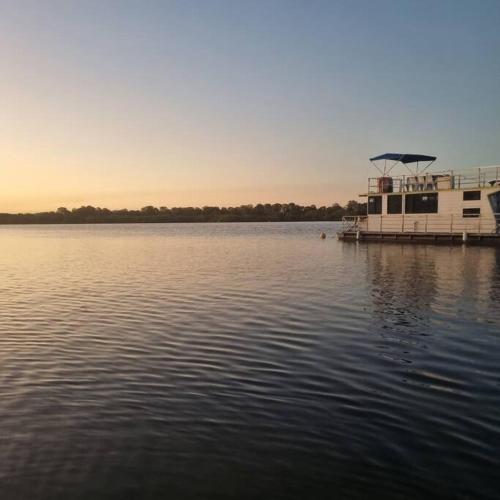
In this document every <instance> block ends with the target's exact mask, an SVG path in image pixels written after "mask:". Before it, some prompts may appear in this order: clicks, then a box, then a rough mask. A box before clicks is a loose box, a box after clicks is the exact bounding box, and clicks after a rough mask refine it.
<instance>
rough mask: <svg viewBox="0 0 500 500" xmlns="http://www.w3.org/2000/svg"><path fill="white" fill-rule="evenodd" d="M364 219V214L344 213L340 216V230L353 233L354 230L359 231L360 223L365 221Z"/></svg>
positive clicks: (365, 217)
mask: <svg viewBox="0 0 500 500" xmlns="http://www.w3.org/2000/svg"><path fill="white" fill-rule="evenodd" d="M366 219H367V216H366V215H344V217H342V227H341V229H340V232H342V233H352V232H353V233H355V232H356V231H360V230H361V229H362V228H361V224H362V223H363V222H365V221H366ZM363 229H364V228H363Z"/></svg>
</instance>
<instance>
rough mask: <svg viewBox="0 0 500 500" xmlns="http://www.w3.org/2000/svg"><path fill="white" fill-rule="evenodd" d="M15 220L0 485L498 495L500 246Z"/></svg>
mask: <svg viewBox="0 0 500 500" xmlns="http://www.w3.org/2000/svg"><path fill="white" fill-rule="evenodd" d="M333 228H334V224H332V223H327V224H325V223H297V224H294V223H290V224H217V225H215V224H214V225H205V224H199V225H191V224H179V225H116V226H49V227H43V226H30V227H28V226H27V227H5V226H4V227H0V248H1V252H0V273H1V274H0V276H1V281H0V314H1V321H0V381H1V383H0V419H1V428H0V429H1V434H0V454H1V455H0V490H1V491H0V495H1V497H2V498H15V499H28V498H29V499H42V498H43V499H45V498H47V499H48V498H50V499H56V498H61V499H62V498H64V499H72V498H82V499H83V498H85V499H86V498H174V499H177V498H179V499H191V498H214V499H224V498H269V499H270V498H297V499H299V498H300V499H304V498H367V497H372V498H373V497H383V498H425V497H427V498H429V497H430V496H433V497H435V498H474V499H478V498H492V499H493V498H498V495H499V491H500V478H499V477H498V476H499V470H500V373H499V365H500V307H499V305H500V249H494V248H474V247H467V248H462V247H453V248H452V247H447V246H445V247H434V246H400V245H391V244H386V245H379V244H361V245H356V244H354V243H344V244H342V243H341V242H337V241H336V240H335V239H333V238H330V237H329V238H328V239H327V240H325V241H322V240H320V239H319V232H320V230H323V229H324V230H326V231H327V232H328V233H329V235H332V234H333Z"/></svg>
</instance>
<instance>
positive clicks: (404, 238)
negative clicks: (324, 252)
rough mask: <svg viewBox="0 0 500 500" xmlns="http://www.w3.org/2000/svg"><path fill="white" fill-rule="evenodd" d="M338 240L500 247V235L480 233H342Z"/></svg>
mask: <svg viewBox="0 0 500 500" xmlns="http://www.w3.org/2000/svg"><path fill="white" fill-rule="evenodd" d="M337 238H338V239H339V240H343V241H373V242H383V243H391V242H392V243H394V242H397V243H432V244H439V243H441V244H448V245H449V244H453V245H462V244H467V245H498V246H500V234H480V233H400V232H394V233H389V232H384V233H379V232H376V231H343V232H342V231H341V232H339V233H337Z"/></svg>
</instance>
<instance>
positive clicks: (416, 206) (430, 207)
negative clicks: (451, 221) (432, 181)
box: [405, 193, 438, 214]
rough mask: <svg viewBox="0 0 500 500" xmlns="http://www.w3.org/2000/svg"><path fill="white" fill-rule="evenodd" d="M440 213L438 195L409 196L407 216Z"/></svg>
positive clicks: (406, 206)
mask: <svg viewBox="0 0 500 500" xmlns="http://www.w3.org/2000/svg"><path fill="white" fill-rule="evenodd" d="M437 211H438V193H425V194H407V195H406V196H405V212H406V213H407V214H436V213H437Z"/></svg>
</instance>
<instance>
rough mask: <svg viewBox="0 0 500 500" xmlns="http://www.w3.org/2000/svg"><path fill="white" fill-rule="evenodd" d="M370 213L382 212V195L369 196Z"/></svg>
mask: <svg viewBox="0 0 500 500" xmlns="http://www.w3.org/2000/svg"><path fill="white" fill-rule="evenodd" d="M368 213H369V214H372V215H375V214H381V213H382V196H368Z"/></svg>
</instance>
